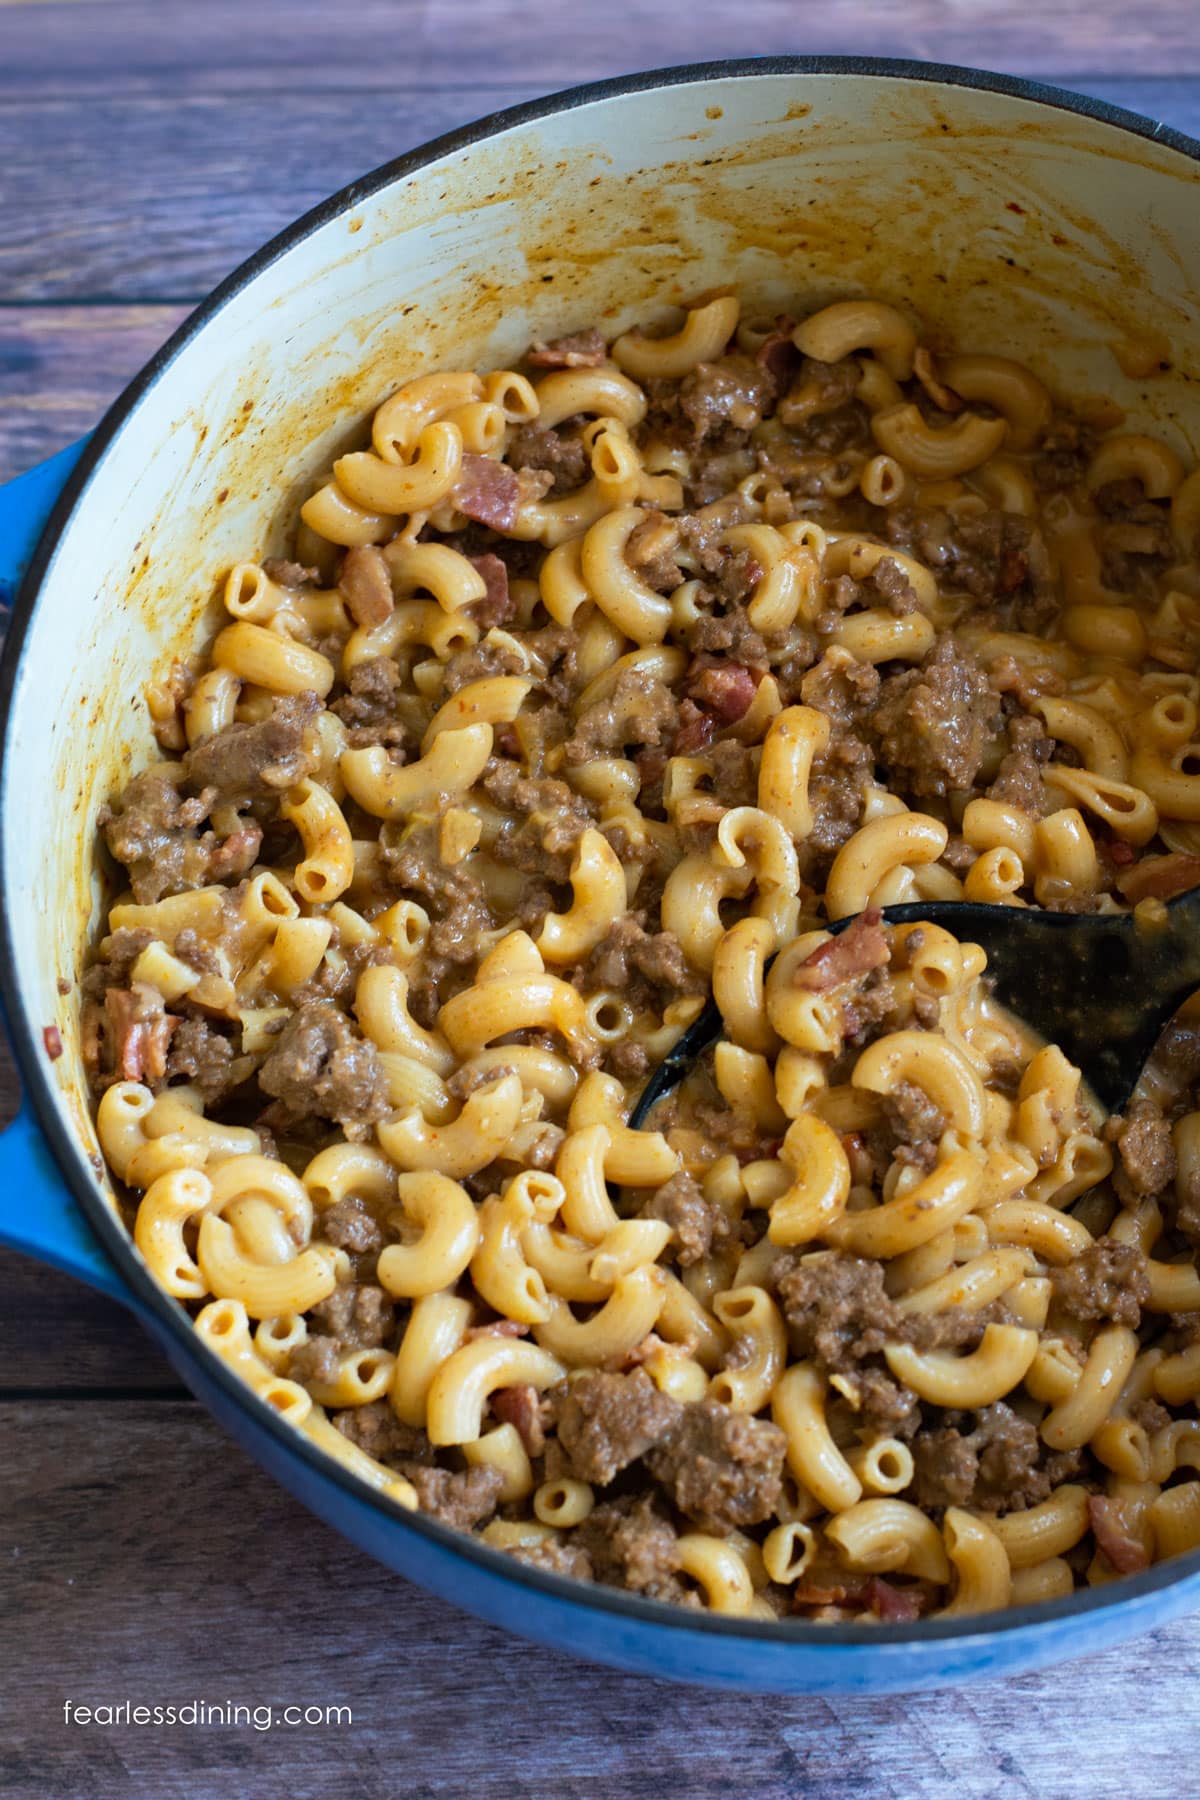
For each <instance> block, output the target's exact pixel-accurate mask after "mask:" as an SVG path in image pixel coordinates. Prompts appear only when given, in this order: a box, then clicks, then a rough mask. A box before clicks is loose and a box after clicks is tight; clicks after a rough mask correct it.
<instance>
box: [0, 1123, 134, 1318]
mask: <svg viewBox="0 0 1200 1800" xmlns="http://www.w3.org/2000/svg"><path fill="white" fill-rule="evenodd" d="M0 1244H5V1245H7V1246H8V1248H9V1249H10V1250H20V1251H21V1252H22V1253H23V1254H24V1255H26V1256H33V1257H36V1258H37V1260H38V1262H44V1263H49V1264H50V1265H51V1267H52V1268H55V1269H61V1270H62V1271H63V1273H64V1274H65V1275H73V1276H74V1277H75V1278H76V1280H77V1281H86V1282H87V1284H88V1286H89V1287H94V1288H99V1290H100V1292H101V1293H102V1294H107V1295H109V1297H110V1298H111V1299H113V1300H120V1301H121V1302H122V1303H123V1304H124V1305H125V1306H133V1305H134V1304H135V1302H134V1297H133V1295H132V1293H131V1292H130V1290H129V1289H128V1288H127V1287H126V1286H125V1283H124V1282H123V1281H122V1280H121V1277H120V1276H119V1275H118V1273H117V1271H116V1269H115V1268H114V1266H113V1264H112V1263H111V1262H110V1261H109V1259H108V1257H107V1255H106V1254H105V1252H104V1250H103V1249H102V1248H101V1246H100V1243H99V1240H98V1239H97V1238H96V1236H95V1234H94V1232H93V1231H92V1229H91V1226H90V1225H89V1224H88V1222H87V1220H86V1219H85V1218H84V1216H83V1213H82V1211H81V1210H80V1208H79V1206H78V1205H77V1203H76V1201H75V1200H74V1198H73V1197H72V1195H71V1192H70V1190H69V1188H68V1187H67V1184H66V1182H65V1181H64V1179H63V1175H62V1171H61V1169H60V1168H59V1166H58V1164H57V1163H56V1162H55V1160H54V1158H53V1156H52V1155H51V1154H50V1149H49V1146H48V1145H47V1143H46V1140H45V1138H44V1137H43V1136H42V1134H41V1132H40V1131H39V1129H38V1126H37V1123H36V1121H35V1119H34V1116H33V1113H32V1111H31V1110H30V1107H29V1103H28V1101H23V1102H22V1105H21V1110H20V1112H19V1113H18V1114H17V1116H16V1118H15V1119H14V1120H13V1122H12V1124H11V1125H9V1126H8V1128H7V1129H6V1130H5V1131H4V1132H3V1133H0Z"/></svg>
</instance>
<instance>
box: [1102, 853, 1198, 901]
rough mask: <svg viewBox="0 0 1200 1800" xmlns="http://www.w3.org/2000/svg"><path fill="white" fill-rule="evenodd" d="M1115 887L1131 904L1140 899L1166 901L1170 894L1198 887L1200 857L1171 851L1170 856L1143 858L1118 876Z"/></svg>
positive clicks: (1181, 892)
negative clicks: (1125, 872)
mask: <svg viewBox="0 0 1200 1800" xmlns="http://www.w3.org/2000/svg"><path fill="white" fill-rule="evenodd" d="M1114 848H1115V846H1114ZM1114 860H1116V859H1114ZM1117 886H1118V887H1119V888H1120V890H1121V892H1122V894H1124V896H1125V898H1126V900H1128V901H1129V902H1130V903H1131V905H1136V904H1137V902H1138V901H1139V900H1169V899H1170V898H1171V897H1172V895H1173V894H1183V893H1186V892H1187V890H1188V888H1194V887H1200V856H1188V855H1186V854H1185V853H1184V852H1183V851H1181V850H1179V851H1176V850H1173V851H1172V852H1171V853H1170V855H1169V856H1147V857H1144V858H1143V859H1142V861H1141V862H1139V863H1135V864H1134V866H1133V867H1132V868H1131V869H1130V870H1129V871H1128V873H1127V874H1124V875H1118V876H1117Z"/></svg>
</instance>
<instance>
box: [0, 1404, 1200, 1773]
mask: <svg viewBox="0 0 1200 1800" xmlns="http://www.w3.org/2000/svg"><path fill="white" fill-rule="evenodd" d="M0 1441H2V1442H3V1443H4V1445H5V1451H6V1454H5V1457H4V1459H3V1465H2V1466H0V1517H3V1519H4V1526H3V1542H0V1558H2V1562H0V1567H3V1570H4V1577H3V1578H4V1581H5V1584H6V1588H7V1590H8V1593H9V1594H10V1595H11V1594H12V1592H13V1588H14V1585H15V1587H16V1589H17V1591H19V1594H20V1598H21V1605H20V1608H19V1611H18V1610H16V1609H14V1610H12V1611H10V1612H9V1615H8V1617H7V1619H6V1622H5V1642H4V1667H5V1676H4V1680H3V1683H2V1684H0V1796H4V1797H5V1800H9V1797H11V1800H31V1797H32V1796H37V1797H38V1800H80V1797H81V1796H84V1795H87V1796H97V1797H100V1796H103V1800H123V1797H124V1796H126V1795H136V1796H143V1795H144V1796H148V1797H152V1800H208V1797H209V1796H214V1797H215V1796H218V1795H221V1796H225V1795H228V1794H234V1795H236V1796H237V1800H258V1797H259V1796H263V1797H264V1800H266V1797H267V1796H270V1797H271V1800H275V1797H276V1796H278V1794H279V1793H280V1792H287V1793H288V1794H289V1795H291V1796H294V1797H295V1800H306V1797H308V1796H317V1795H320V1796H321V1797H322V1800H384V1797H385V1796H387V1797H389V1800H390V1797H391V1796H393V1795H396V1794H404V1795H406V1796H413V1797H414V1800H415V1797H422V1800H424V1797H428V1800H437V1797H441V1796H448V1797H454V1796H461V1795H470V1796H472V1797H480V1796H482V1797H485V1800H486V1797H489V1796H492V1795H496V1796H506V1797H511V1800H525V1797H527V1796H528V1797H529V1800H593V1797H595V1800H600V1797H603V1800H634V1797H639V1800H644V1797H645V1796H647V1795H650V1794H662V1795H680V1796H686V1797H687V1800H718V1797H723V1796H726V1795H729V1794H736V1795H738V1796H739V1797H741V1800H757V1797H759V1796H762V1797H774V1796H800V1795H803V1796H804V1797H805V1800H868V1797H869V1800H878V1797H880V1796H884V1797H891V1796H896V1797H897V1800H900V1797H902V1800H945V1796H946V1795H948V1794H953V1795H954V1796H955V1797H956V1800H1000V1797H1001V1796H1003V1797H1004V1800H1009V1797H1012V1796H1021V1797H1024V1800H1032V1797H1037V1800H1105V1797H1106V1796H1115V1795H1117V1794H1120V1795H1121V1796H1122V1800H1149V1797H1150V1796H1154V1797H1155V1800H1160V1797H1161V1796H1164V1795H1166V1796H1171V1797H1172V1800H1174V1797H1175V1796H1178V1795H1184V1794H1188V1793H1195V1792H1196V1791H1197V1790H1196V1788H1195V1786H1194V1785H1193V1786H1190V1787H1189V1785H1188V1783H1189V1781H1190V1780H1191V1776H1190V1774H1185V1773H1184V1772H1183V1771H1182V1770H1181V1768H1180V1764H1179V1760H1178V1759H1179V1753H1180V1752H1181V1751H1182V1750H1183V1749H1184V1747H1185V1744H1186V1741H1187V1735H1188V1731H1189V1729H1190V1727H1188V1726H1187V1725H1186V1724H1181V1721H1180V1719H1179V1717H1178V1715H1177V1711H1176V1709H1177V1707H1178V1706H1179V1705H1180V1703H1181V1700H1182V1699H1183V1696H1184V1695H1185V1693H1186V1692H1187V1689H1188V1686H1189V1684H1190V1681H1191V1671H1192V1669H1193V1668H1194V1665H1195V1659H1196V1656H1197V1653H1198V1652H1200V1623H1196V1622H1193V1623H1191V1624H1187V1625H1179V1626H1175V1627H1172V1628H1171V1629H1168V1630H1163V1631H1160V1632H1158V1633H1156V1634H1155V1636H1154V1637H1153V1638H1152V1639H1148V1640H1146V1641H1144V1642H1143V1643H1142V1644H1141V1645H1140V1646H1139V1647H1138V1649H1137V1651H1136V1652H1135V1653H1134V1655H1135V1658H1136V1664H1135V1665H1133V1666H1136V1667H1137V1668H1139V1669H1142V1668H1145V1667H1146V1666H1147V1662H1148V1661H1149V1664H1150V1666H1151V1667H1152V1668H1153V1671H1154V1677H1153V1679H1152V1680H1147V1681H1143V1680H1139V1679H1136V1678H1135V1677H1134V1676H1133V1675H1132V1673H1131V1662H1130V1656H1129V1653H1128V1652H1127V1651H1116V1652H1111V1653H1109V1654H1107V1655H1104V1656H1101V1657H1097V1658H1093V1659H1090V1660H1087V1661H1084V1662H1080V1663H1077V1664H1075V1665H1074V1666H1073V1667H1072V1668H1071V1669H1070V1671H1069V1672H1068V1674H1067V1676H1066V1677H1065V1678H1064V1677H1062V1676H1058V1677H1052V1676H1051V1677H1027V1678H1023V1679H1020V1680H1016V1681H1009V1682H1000V1683H994V1684H991V1685H988V1686H984V1687H976V1688H971V1689H968V1690H966V1691H965V1692H961V1693H957V1694H955V1693H940V1694H925V1695H907V1696H899V1697H896V1698H892V1699H884V1700H875V1701H843V1700H806V1699H792V1700H778V1699H770V1698H753V1697H751V1698H719V1699H718V1698H714V1697H713V1696H711V1695H708V1694H705V1693H703V1692H701V1691H698V1690H694V1689H690V1688H684V1687H679V1686H675V1685H668V1684H665V1683H657V1682H652V1681H647V1680H644V1679H640V1678H636V1677H633V1676H626V1675H622V1674H618V1673H614V1672H613V1671H610V1670H602V1669H598V1668H595V1667H592V1666H589V1665H587V1664H584V1663H582V1662H578V1661H575V1660H573V1659H571V1658H569V1657H563V1656H558V1655H554V1654H551V1653H550V1652H548V1651H544V1650H541V1649H538V1648H536V1647H534V1646H531V1645H527V1644H524V1643H521V1642H518V1641H517V1640H515V1639H512V1638H508V1637H506V1636H504V1635H502V1634H501V1633H500V1632H498V1631H495V1630H493V1629H491V1628H490V1627H488V1626H483V1625H479V1624H476V1623H475V1622H474V1621H472V1620H470V1619H468V1618H467V1617H465V1615H463V1614H461V1613H459V1612H456V1611H455V1610H453V1609H452V1608H451V1607H448V1606H445V1605H443V1604H442V1603H440V1602H437V1601H433V1600H430V1599H429V1598H427V1597H426V1596H424V1595H423V1594H421V1593H419V1592H418V1591H417V1590H416V1589H414V1588H412V1587H410V1586H409V1585H408V1584H407V1583H405V1582H403V1581H401V1580H400V1579H399V1578H397V1577H395V1576H391V1575H388V1574H386V1573H385V1572H384V1571H382V1570H381V1569H379V1568H377V1567H376V1566H375V1565H374V1564H373V1563H371V1562H369V1561H368V1560H367V1559H366V1558H365V1557H363V1556H361V1555H359V1554H358V1552H356V1551H354V1550H351V1549H349V1548H348V1547H347V1546H346V1545H345V1544H343V1543H342V1542H341V1541H340V1539H338V1538H337V1537H335V1536H334V1535H333V1533H332V1532H330V1531H328V1530H327V1529H326V1528H325V1527H324V1526H323V1525H321V1524H319V1523H318V1522H317V1521H316V1520H314V1519H312V1518H311V1517H310V1516H309V1515H308V1514H306V1513H304V1512H302V1511H301V1510H300V1508H299V1507H297V1506H296V1505H295V1504H294V1503H293V1502H292V1501H291V1500H290V1499H289V1498H288V1496H287V1495H285V1494H283V1493H282V1492H281V1491H280V1490H279V1489H278V1488H276V1487H275V1486H274V1485H273V1484H272V1483H271V1482H269V1481H268V1479H267V1478H266V1476H265V1475H263V1474H262V1473H261V1472H260V1471H259V1470H258V1469H257V1468H256V1467H254V1465H252V1464H251V1463H249V1462H248V1461H247V1460H246V1459H245V1458H244V1457H243V1456H242V1454H241V1453H240V1452H239V1451H237V1450H235V1449H234V1448H233V1447H232V1446H230V1445H229V1444H227V1443H226V1442H225V1441H224V1440H223V1439H222V1437H221V1435H220V1433H219V1431H218V1430H217V1427H216V1426H215V1425H214V1424H213V1423H212V1422H211V1421H210V1420H209V1419H208V1418H207V1417H206V1415H205V1414H203V1413H202V1412H200V1411H199V1409H198V1408H196V1407H193V1406H190V1405H164V1404H156V1405H155V1404H150V1405H146V1404H142V1405H139V1404H133V1403H122V1404H113V1405H107V1406H105V1405H101V1404H93V1405H87V1406H79V1405H67V1404H62V1403H57V1404H49V1405H46V1404H43V1405H2V1404H0ZM67 1699H70V1700H72V1701H74V1702H75V1703H77V1704H80V1705H85V1704H90V1705H97V1704H115V1703H118V1702H120V1701H125V1700H128V1701H130V1702H133V1703H139V1704H145V1705H150V1706H153V1705H154V1704H156V1703H158V1704H163V1705H167V1704H176V1705H179V1704H182V1703H184V1702H186V1701H188V1700H191V1699H200V1700H204V1701H209V1702H216V1703H221V1702H235V1703H240V1704H242V1705H244V1706H251V1707H253V1706H259V1705H270V1706H275V1707H283V1706H285V1705H299V1706H305V1705H309V1704H318V1705H326V1704H328V1705H346V1706H349V1707H350V1708H351V1709H352V1712H353V1722H352V1723H351V1724H342V1725H329V1726H325V1725H321V1726H316V1725H313V1726H308V1727H296V1728H292V1729H285V1728H284V1727H283V1726H282V1725H281V1726H279V1727H278V1728H276V1729H274V1730H271V1731H256V1730H255V1729H254V1728H253V1726H250V1725H243V1726H240V1727H225V1728H223V1727H221V1726H219V1725H210V1726H207V1727H200V1726H197V1727H187V1726H177V1727H175V1728H173V1729H172V1728H168V1727H165V1726H164V1727H161V1728H157V1729H156V1728H153V1727H149V1726H147V1727H142V1728H139V1727H136V1726H133V1725H129V1726H114V1727H108V1728H106V1727H100V1726H74V1727H67V1726H66V1725H65V1724H64V1723H63V1703H64V1701H65V1700H67ZM1101 1700H1102V1706H1103V1710H1102V1712H1101V1711H1100V1706H1101ZM1101 1718H1102V1719H1103V1727H1102V1728H1101V1725H1100V1721H1101ZM1115 1746H1119V1747H1120V1748H1119V1759H1118V1758H1115V1757H1114V1747H1115ZM285 1771H286V1779H285ZM281 1781H282V1782H284V1785H283V1786H282V1787H281V1785H280V1784H281Z"/></svg>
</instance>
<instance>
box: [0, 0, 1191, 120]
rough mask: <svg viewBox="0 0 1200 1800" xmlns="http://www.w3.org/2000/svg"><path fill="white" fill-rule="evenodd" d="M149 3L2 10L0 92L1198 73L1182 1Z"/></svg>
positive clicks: (112, 1) (131, 0)
mask: <svg viewBox="0 0 1200 1800" xmlns="http://www.w3.org/2000/svg"><path fill="white" fill-rule="evenodd" d="M169 20H170V22H169V29H168V28H166V21H165V19H164V9H163V7H162V6H161V4H160V3H159V0H108V3H107V4H105V5H103V6H98V5H83V6H81V5H78V4H75V5H72V4H70V3H59V4H47V3H42V4H38V5H32V6H31V5H9V6H7V7H5V8H4V9H3V10H2V11H0V38H2V39H3V43H4V54H3V56H0V91H3V92H7V93H12V94H16V95H18V96H24V95H26V94H29V93H31V92H36V93H42V94H64V93H65V94H72V95H75V94H80V93H98V92H100V93H121V94H129V93H139V92H140V93H145V92H154V91H155V90H156V89H158V88H160V87H161V86H162V84H163V83H164V81H169V82H170V85H171V87H172V89H173V91H175V92H177V93H182V92H196V91H197V90H214V91H217V90H220V89H222V88H224V89H226V90H230V91H232V90H237V91H241V92H247V91H253V90H258V91H260V92H269V93H270V94H271V96H272V99H271V102H270V108H269V110H271V111H273V110H274V104H275V97H276V96H277V95H278V94H279V93H281V92H283V91H292V92H305V93H310V92H312V91H314V90H315V89H318V88H327V87H353V88H355V89H358V90H360V91H363V90H368V89H378V88H386V87H390V86H391V85H392V84H393V82H394V79H395V71H396V69H397V68H398V67H399V68H402V69H403V70H404V71H405V73H406V74H409V75H411V76H413V77H415V78H416V79H418V80H420V81H421V82H422V83H427V84H428V86H429V87H446V86H449V85H453V84H458V83H462V82H471V83H473V84H477V85H482V86H487V85H490V84H491V83H492V82H498V81H528V80H530V79H531V78H532V79H534V80H536V81H537V82H539V83H540V84H541V85H542V86H543V87H553V86H562V85H565V84H566V83H568V82H573V81H581V80H589V79H593V78H595V77H597V76H600V75H615V74H619V73H621V72H623V71H625V70H627V69H630V68H637V67H640V68H655V67H661V66H663V65H665V64H670V63H682V62H697V61H702V60H705V59H708V58H716V57H737V56H750V55H755V56H764V55H777V54H784V53H787V52H796V51H807V52H810V53H820V52H822V51H829V50H833V49H836V50H837V51H838V52H839V53H841V54H843V55H859V56H911V57H921V58H926V59H929V60H931V61H937V62H947V63H956V62H957V63H970V64H974V65H976V66H981V67H984V68H989V67H991V68H1002V69H1010V70H1013V71H1016V72H1019V73H1023V74H1027V75H1048V74H1062V73H1064V72H1067V71H1071V70H1084V71H1086V72H1088V73H1094V74H1112V75H1116V74H1121V73H1123V72H1124V71H1126V70H1128V69H1136V70H1138V71H1139V73H1141V74H1146V75H1150V74H1163V75H1175V74H1190V73H1192V72H1193V71H1194V70H1196V69H1197V68H1198V67H1200V60H1198V59H1200V38H1198V37H1197V34H1196V31H1195V11H1194V7H1193V5H1192V0H1156V4H1155V5H1154V6H1153V7H1132V6H1128V5H1125V4H1123V3H1122V0H1061V3H1060V4H1059V5H1058V6H1055V7H1042V8H1038V9H1033V8H1027V7H1020V8H1016V7H1014V6H1013V5H1012V4H1010V3H1009V0H975V3H974V4H972V5H970V6H963V5H962V4H961V0H908V4H907V5H905V6H903V7H899V6H896V5H895V4H894V0H826V3H825V4H824V5H822V6H821V7H820V9H819V10H816V9H813V10H811V11H810V9H808V8H803V9H797V7H796V6H795V4H794V0H748V4H745V5H742V6H738V7H729V6H726V5H724V4H722V3H721V0H697V4H694V5H691V6H689V7H688V8H687V9H686V11H683V10H681V9H677V8H674V7H655V6H652V5H646V4H638V5H629V6H597V7H583V8H577V9H575V10H574V11H573V12H572V13H571V14H570V16H569V18H568V19H561V20H556V21H554V22H553V23H551V22H549V21H548V20H547V16H546V14H545V13H544V11H543V10H542V9H541V8H538V7H516V6H511V5H509V4H507V0H359V4H358V5H357V6H355V8H354V11H353V14H352V15H348V14H346V13H345V12H344V11H343V10H342V9H341V8H339V7H333V6H330V5H328V4H327V0H292V4H290V5H289V6H288V7H287V9H286V15H284V14H283V13H282V12H281V9H280V8H279V7H278V6H277V5H276V4H272V0H252V3H250V4H247V3H246V0H209V3H208V4H206V5H203V6H186V7H185V6H175V7H172V8H170V13H169Z"/></svg>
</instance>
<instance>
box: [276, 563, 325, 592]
mask: <svg viewBox="0 0 1200 1800" xmlns="http://www.w3.org/2000/svg"><path fill="white" fill-rule="evenodd" d="M263 574H264V575H265V576H266V577H267V580H268V581H276V582H278V583H279V586H280V587H286V588H298V587H316V586H317V584H318V582H319V581H320V579H321V571H320V569H308V568H305V566H304V564H303V563H298V562H289V561H288V560H287V559H286V557H282V556H268V557H267V559H266V561H265V562H264V563H263Z"/></svg>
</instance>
